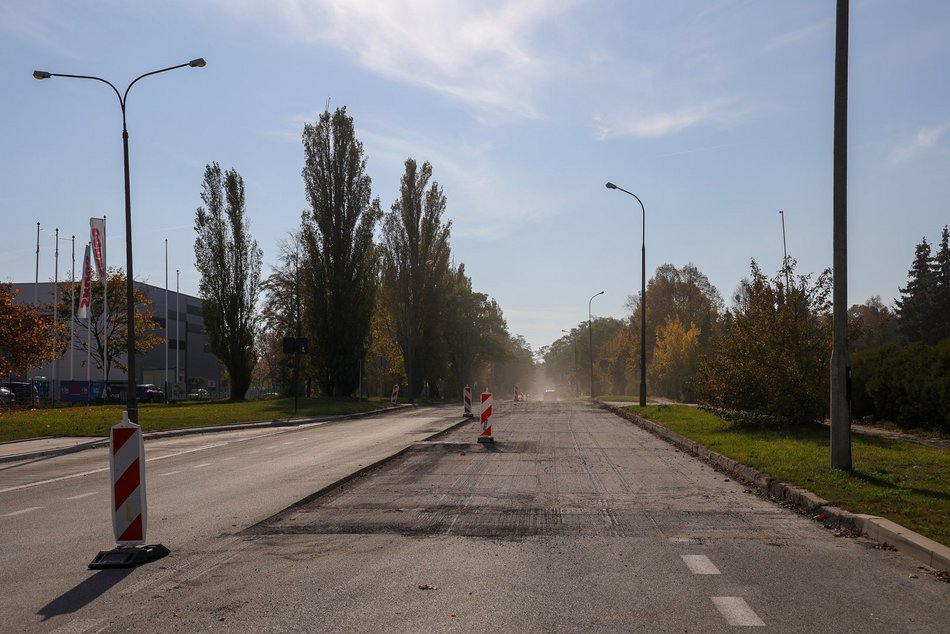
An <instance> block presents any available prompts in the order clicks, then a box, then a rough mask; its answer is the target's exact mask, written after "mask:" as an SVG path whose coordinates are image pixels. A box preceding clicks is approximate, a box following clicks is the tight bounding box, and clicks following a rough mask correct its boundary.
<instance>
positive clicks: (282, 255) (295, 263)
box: [258, 234, 309, 396]
mask: <svg viewBox="0 0 950 634" xmlns="http://www.w3.org/2000/svg"><path fill="white" fill-rule="evenodd" d="M278 250H279V253H278V264H277V265H276V266H274V267H273V270H272V272H271V274H270V275H269V276H267V279H265V280H264V281H263V282H262V283H261V290H262V292H263V293H264V303H263V306H262V308H261V313H260V321H259V325H260V328H259V333H258V341H259V348H260V349H261V354H262V355H263V357H264V358H265V359H266V363H267V371H268V374H267V376H268V377H269V379H270V381H271V391H278V390H279V391H280V392H282V393H283V394H285V395H286V396H300V395H301V394H302V393H303V391H302V389H301V385H300V376H302V375H306V373H307V369H308V365H309V364H308V363H307V361H308V357H309V355H305V356H304V358H302V359H301V358H297V359H294V357H293V355H288V354H285V353H284V352H283V339H284V337H298V336H302V334H301V333H302V330H301V328H302V321H303V320H302V317H301V312H302V308H301V301H300V294H301V284H300V252H301V250H302V246H301V242H300V236H299V235H297V234H291V235H290V237H289V239H287V240H281V241H280V242H278ZM294 363H298V364H300V365H301V366H303V367H297V368H295V366H294ZM295 369H296V372H295ZM301 373H302V374H301ZM295 375H296V376H295ZM278 385H279V386H280V387H279V388H278V387H277V386H278Z"/></svg>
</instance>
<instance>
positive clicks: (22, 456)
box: [0, 404, 415, 463]
mask: <svg viewBox="0 0 950 634" xmlns="http://www.w3.org/2000/svg"><path fill="white" fill-rule="evenodd" d="M413 407H415V405H411V404H409V405H396V406H395V407H387V408H385V409H380V410H375V411H372V412H362V413H359V414H343V415H339V416H312V417H309V418H289V419H274V420H269V421H260V422H256V423H235V424H232V425H209V426H207V427H188V428H185V429H169V430H167V431H153V432H148V433H145V434H142V438H143V439H144V440H152V439H156V438H174V437H176V436H192V435H194V434H211V433H217V432H225V431H236V430H242V429H267V428H270V427H296V426H300V425H308V424H312V423H324V422H338V421H346V420H356V419H360V418H369V417H371V416H380V415H383V414H388V413H392V412H396V411H400V410H404V409H409V408H413ZM108 445H109V439H108V438H100V439H97V440H93V441H90V442H87V443H81V444H78V445H71V446H69V447H58V448H55V449H44V450H41V451H28V452H24V453H19V454H12V455H8V456H0V463H4V462H15V461H18V460H35V459H37V458H49V457H53V456H63V455H66V454H70V453H75V452H77V451H85V450H87V449H95V448H97V447H105V446H108Z"/></svg>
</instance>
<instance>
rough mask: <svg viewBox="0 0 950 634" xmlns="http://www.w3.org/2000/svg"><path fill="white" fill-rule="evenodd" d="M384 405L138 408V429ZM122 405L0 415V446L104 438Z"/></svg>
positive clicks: (287, 401) (279, 402)
mask: <svg viewBox="0 0 950 634" xmlns="http://www.w3.org/2000/svg"><path fill="white" fill-rule="evenodd" d="M388 404H389V401H388V400H385V399H370V400H368V401H365V400H364V401H358V400H349V399H340V400H329V399H316V398H300V399H298V403H297V414H296V415H294V399H292V398H283V399H273V400H267V401H247V402H243V403H231V402H227V401H183V402H179V403H172V404H168V405H165V404H163V403H154V404H152V403H141V404H140V405H139V424H140V425H141V426H142V429H143V431H146V432H150V431H165V430H169V429H186V428H189V427H205V426H209V425H230V424H233V423H251V422H258V421H272V420H286V419H288V418H292V417H293V418H305V417H311V416H336V415H344V414H359V413H363V412H371V411H375V410H378V409H384V408H386V407H387V406H388ZM124 409H125V406H124V405H96V406H75V407H57V408H53V409H35V410H26V411H13V412H3V413H0V442H7V441H11V440H24V439H27V438H37V437H41V436H108V435H109V428H110V427H112V426H113V425H115V424H116V423H118V422H119V421H120V420H122V411H123V410H124Z"/></svg>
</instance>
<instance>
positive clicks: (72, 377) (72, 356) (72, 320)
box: [69, 236, 76, 381]
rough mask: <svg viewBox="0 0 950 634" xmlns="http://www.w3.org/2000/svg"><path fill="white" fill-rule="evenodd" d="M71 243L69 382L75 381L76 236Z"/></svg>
mask: <svg viewBox="0 0 950 634" xmlns="http://www.w3.org/2000/svg"><path fill="white" fill-rule="evenodd" d="M72 242H73V262H72V266H71V267H70V269H69V289H70V290H69V380H70V381H73V380H75V378H76V377H75V375H74V372H75V368H74V367H73V361H74V359H75V356H76V351H75V350H74V349H73V341H74V339H75V337H76V236H73V237H72Z"/></svg>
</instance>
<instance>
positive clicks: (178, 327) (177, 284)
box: [175, 269, 181, 395]
mask: <svg viewBox="0 0 950 634" xmlns="http://www.w3.org/2000/svg"><path fill="white" fill-rule="evenodd" d="M180 282H181V271H180V270H179V269H175V388H176V395H177V388H178V379H179V377H181V366H179V365H178V351H179V350H181V314H180V313H179V312H178V300H179V299H180V298H181V293H180V291H179V288H180Z"/></svg>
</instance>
